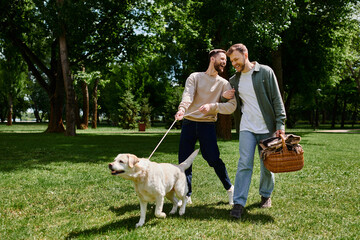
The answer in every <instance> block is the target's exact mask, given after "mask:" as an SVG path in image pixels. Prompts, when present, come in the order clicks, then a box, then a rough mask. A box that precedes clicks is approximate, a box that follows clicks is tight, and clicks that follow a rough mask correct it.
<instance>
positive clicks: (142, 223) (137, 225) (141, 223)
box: [135, 221, 145, 228]
mask: <svg viewBox="0 0 360 240" xmlns="http://www.w3.org/2000/svg"><path fill="white" fill-rule="evenodd" d="M144 223H145V222H144V221H139V222H138V223H137V224H136V225H135V227H137V228H138V227H142V225H144Z"/></svg>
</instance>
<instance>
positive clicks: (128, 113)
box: [115, 90, 140, 129]
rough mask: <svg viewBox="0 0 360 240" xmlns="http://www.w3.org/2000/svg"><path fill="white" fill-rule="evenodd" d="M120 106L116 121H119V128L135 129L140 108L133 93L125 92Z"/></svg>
mask: <svg viewBox="0 0 360 240" xmlns="http://www.w3.org/2000/svg"><path fill="white" fill-rule="evenodd" d="M118 104H119V108H118V109H117V111H118V112H117V116H116V118H115V119H119V126H120V127H122V128H124V129H133V128H135V127H136V123H137V120H138V112H139V110H140V106H139V104H138V103H137V102H136V101H135V100H134V95H133V94H132V93H131V91H129V90H127V91H125V93H124V95H123V96H122V97H121V98H120V101H119V103H118Z"/></svg>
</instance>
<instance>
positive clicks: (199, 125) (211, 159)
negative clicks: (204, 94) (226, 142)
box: [178, 119, 231, 196]
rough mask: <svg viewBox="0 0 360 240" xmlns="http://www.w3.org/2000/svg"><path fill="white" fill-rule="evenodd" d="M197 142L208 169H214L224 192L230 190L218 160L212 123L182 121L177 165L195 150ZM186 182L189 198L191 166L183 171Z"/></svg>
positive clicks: (223, 168) (218, 153) (225, 171)
mask: <svg viewBox="0 0 360 240" xmlns="http://www.w3.org/2000/svg"><path fill="white" fill-rule="evenodd" d="M197 140H199V143H200V150H201V154H202V156H203V158H204V159H205V160H206V161H207V163H208V164H209V166H210V167H212V168H214V170H215V173H216V175H217V176H218V178H219V179H220V181H221V183H222V184H223V186H224V188H225V189H226V190H228V189H230V187H231V182H230V179H229V176H228V173H227V170H226V167H225V164H224V162H223V161H222V160H221V159H220V152H219V147H218V145H217V139H216V129H215V123H214V122H195V121H190V120H187V119H184V121H183V124H182V130H181V135H180V144H179V155H178V159H179V163H182V162H183V161H185V160H186V159H187V158H188V157H189V156H190V154H191V153H193V152H194V150H195V144H196V142H197ZM185 174H186V180H187V184H188V187H189V192H188V194H187V195H188V196H191V193H192V188H191V179H192V166H191V167H190V168H188V169H187V170H186V171H185Z"/></svg>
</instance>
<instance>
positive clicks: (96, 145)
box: [0, 133, 179, 172]
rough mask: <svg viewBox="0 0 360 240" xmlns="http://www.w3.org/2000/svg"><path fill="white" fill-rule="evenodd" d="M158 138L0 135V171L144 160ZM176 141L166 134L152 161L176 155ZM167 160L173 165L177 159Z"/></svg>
mask: <svg viewBox="0 0 360 240" xmlns="http://www.w3.org/2000/svg"><path fill="white" fill-rule="evenodd" d="M162 136H163V135H162V134H147V135H135V134H133V135H116V134H115V135H90V134H88V135H78V136H76V137H66V136H64V135H63V134H41V133H38V134H36V133H16V134H13V133H11V134H3V133H0V149H1V154H0V172H11V171H19V170H22V169H32V168H44V166H46V165H48V164H52V163H55V162H71V163H84V162H86V163H103V162H105V163H107V162H110V161H112V160H113V159H114V157H116V155H117V154H119V153H132V154H135V155H137V156H138V157H145V158H146V157H148V156H149V155H150V154H151V152H152V151H153V150H154V148H155V146H156V145H157V144H158V142H159V141H160V139H161V138H162ZM178 140H179V135H178V134H169V135H168V136H167V137H166V139H165V140H164V141H163V142H162V144H161V145H160V146H159V148H158V149H157V150H156V152H155V154H154V156H153V157H152V161H158V159H157V156H158V155H160V154H159V153H166V154H174V155H177V151H178ZM168 161H171V162H177V157H174V159H169V160H168Z"/></svg>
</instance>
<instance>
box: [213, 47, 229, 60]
mask: <svg viewBox="0 0 360 240" xmlns="http://www.w3.org/2000/svg"><path fill="white" fill-rule="evenodd" d="M219 53H224V54H226V51H225V50H223V49H213V50H211V51H210V52H209V59H210V58H211V57H214V56H216V55H218V54H219Z"/></svg>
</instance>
